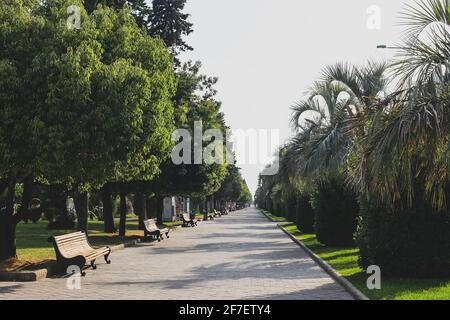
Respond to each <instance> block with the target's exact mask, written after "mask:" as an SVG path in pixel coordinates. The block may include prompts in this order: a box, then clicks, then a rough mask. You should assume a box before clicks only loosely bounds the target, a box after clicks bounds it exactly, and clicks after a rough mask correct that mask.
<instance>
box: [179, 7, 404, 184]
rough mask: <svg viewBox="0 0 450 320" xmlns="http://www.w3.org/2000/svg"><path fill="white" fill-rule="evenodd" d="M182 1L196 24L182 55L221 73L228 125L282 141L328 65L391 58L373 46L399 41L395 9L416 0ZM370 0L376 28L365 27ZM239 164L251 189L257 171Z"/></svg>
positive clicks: (208, 71) (209, 72)
mask: <svg viewBox="0 0 450 320" xmlns="http://www.w3.org/2000/svg"><path fill="white" fill-rule="evenodd" d="M187 2H188V3H187V6H186V10H185V11H186V12H187V13H190V14H191V18H190V21H191V22H193V23H194V33H193V34H192V35H191V36H190V37H189V38H188V39H187V42H188V43H189V44H190V45H191V46H193V47H194V48H195V50H194V51H193V52H190V53H188V54H185V55H183V56H182V59H183V60H186V59H192V60H201V61H202V63H203V72H204V73H205V74H207V75H214V76H218V77H219V83H218V85H217V89H218V90H219V95H218V98H219V99H220V100H221V101H222V102H223V111H224V112H225V114H226V120H227V123H228V125H229V126H231V128H232V129H233V130H236V129H249V128H254V129H279V130H280V138H281V140H282V141H281V142H283V141H284V140H286V139H287V138H289V137H290V136H291V130H290V127H289V119H290V114H291V111H290V107H291V106H292V105H293V104H294V103H295V102H296V101H298V100H300V99H301V98H302V94H303V93H304V91H305V90H306V89H307V88H308V87H309V86H310V85H311V84H312V82H313V81H314V80H316V79H317V77H318V76H319V74H320V71H321V69H322V68H323V67H324V66H325V65H328V64H333V63H335V62H338V61H348V62H351V63H355V64H361V63H364V62H365V61H367V60H368V59H370V58H372V59H376V60H382V59H388V58H390V57H392V55H393V52H392V51H390V50H379V49H376V46H377V44H381V43H383V44H388V45H395V44H396V43H398V42H399V40H400V31H401V30H402V28H401V27H399V26H398V13H399V11H400V9H401V8H403V7H404V4H405V3H413V0H404V1H403V0H370V1H367V0H321V1H312V0H309V1H308V0H306V1H305V0H188V1H187ZM374 5H375V6H378V7H379V8H380V9H381V28H380V29H379V30H377V29H369V28H368V27H367V20H368V19H369V16H371V15H370V14H368V13H367V11H368V9H369V8H371V6H374ZM369 11H370V9H369ZM371 12H372V13H373V11H371ZM241 167H242V168H243V174H244V178H245V179H246V180H247V182H248V184H249V187H250V189H251V191H252V193H254V191H255V190H256V186H257V178H258V173H259V171H260V169H261V168H260V167H258V166H255V165H248V166H242V165H241Z"/></svg>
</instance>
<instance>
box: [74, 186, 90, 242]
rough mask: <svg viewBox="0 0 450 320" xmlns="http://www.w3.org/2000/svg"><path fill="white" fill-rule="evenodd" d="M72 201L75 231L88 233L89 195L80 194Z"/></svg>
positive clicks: (85, 193)
mask: <svg viewBox="0 0 450 320" xmlns="http://www.w3.org/2000/svg"><path fill="white" fill-rule="evenodd" d="M74 200H75V210H76V212H77V220H78V223H77V230H78V231H84V232H86V233H88V215H89V193H87V192H80V193H78V194H77V195H76V196H75V199H74Z"/></svg>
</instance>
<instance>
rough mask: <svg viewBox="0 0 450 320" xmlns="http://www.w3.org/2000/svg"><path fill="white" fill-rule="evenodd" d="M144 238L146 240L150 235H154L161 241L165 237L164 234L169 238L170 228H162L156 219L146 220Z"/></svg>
mask: <svg viewBox="0 0 450 320" xmlns="http://www.w3.org/2000/svg"><path fill="white" fill-rule="evenodd" d="M144 227H145V230H144V239H145V240H146V239H147V237H148V236H152V237H153V238H154V239H156V240H158V241H161V240H163V239H164V235H166V238H167V239H169V232H170V229H168V228H164V229H160V228H158V226H157V225H156V221H155V220H154V219H149V220H145V221H144Z"/></svg>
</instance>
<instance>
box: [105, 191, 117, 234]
mask: <svg viewBox="0 0 450 320" xmlns="http://www.w3.org/2000/svg"><path fill="white" fill-rule="evenodd" d="M102 203H103V219H104V223H105V233H115V232H116V231H117V230H116V226H115V223H114V215H113V204H112V194H111V190H110V189H109V188H108V187H103V188H102Z"/></svg>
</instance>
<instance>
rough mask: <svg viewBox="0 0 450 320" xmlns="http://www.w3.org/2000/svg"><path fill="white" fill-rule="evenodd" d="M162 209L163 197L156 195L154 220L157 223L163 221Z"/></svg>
mask: <svg viewBox="0 0 450 320" xmlns="http://www.w3.org/2000/svg"><path fill="white" fill-rule="evenodd" d="M163 211H164V197H163V196H157V197H156V220H157V222H158V223H163Z"/></svg>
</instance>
